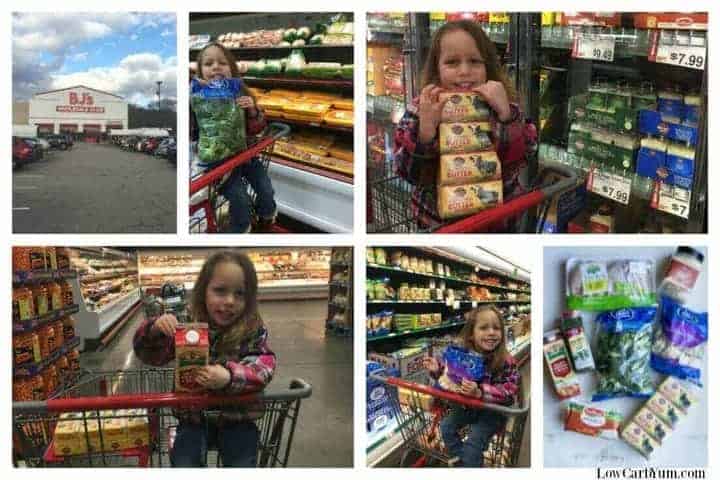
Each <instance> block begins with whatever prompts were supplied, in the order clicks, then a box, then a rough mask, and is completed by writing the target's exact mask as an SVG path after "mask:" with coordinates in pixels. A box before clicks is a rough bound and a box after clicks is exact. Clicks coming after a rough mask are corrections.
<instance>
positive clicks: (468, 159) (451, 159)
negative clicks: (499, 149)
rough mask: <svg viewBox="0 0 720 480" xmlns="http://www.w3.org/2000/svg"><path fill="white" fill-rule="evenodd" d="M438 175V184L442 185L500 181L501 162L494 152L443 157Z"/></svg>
mask: <svg viewBox="0 0 720 480" xmlns="http://www.w3.org/2000/svg"><path fill="white" fill-rule="evenodd" d="M438 173H439V176H438V183H439V184H440V185H457V184H464V183H474V182H480V181H488V180H500V178H501V167H500V160H499V159H498V157H497V153H495V152H494V151H492V150H490V151H485V152H478V153H469V154H455V155H442V156H441V157H440V169H439V172H438Z"/></svg>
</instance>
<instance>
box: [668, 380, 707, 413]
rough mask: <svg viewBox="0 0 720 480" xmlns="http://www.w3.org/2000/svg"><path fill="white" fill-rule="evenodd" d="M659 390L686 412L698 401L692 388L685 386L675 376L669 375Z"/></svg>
mask: <svg viewBox="0 0 720 480" xmlns="http://www.w3.org/2000/svg"><path fill="white" fill-rule="evenodd" d="M658 392H660V393H661V394H662V395H663V396H664V397H665V398H667V399H668V400H670V402H672V403H673V404H674V405H675V406H676V407H678V408H680V409H682V410H683V411H684V412H685V413H687V411H688V410H689V409H690V407H692V406H693V405H695V404H696V403H697V401H698V400H697V397H695V395H693V393H692V392H691V390H690V388H687V387H684V386H683V385H682V384H681V382H680V381H679V380H677V379H675V378H673V377H667V378H666V379H665V381H663V382H662V383H661V384H660V386H659V387H658Z"/></svg>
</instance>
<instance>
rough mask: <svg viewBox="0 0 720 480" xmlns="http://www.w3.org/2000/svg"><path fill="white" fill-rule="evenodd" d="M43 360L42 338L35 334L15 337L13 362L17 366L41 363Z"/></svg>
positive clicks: (30, 333) (22, 334)
mask: <svg viewBox="0 0 720 480" xmlns="http://www.w3.org/2000/svg"><path fill="white" fill-rule="evenodd" d="M42 358H43V357H42V351H41V350H40V338H39V337H38V335H37V334H36V333H35V332H28V333H21V334H19V335H15V336H13V361H14V362H15V365H20V364H23V363H26V362H34V363H39V362H40V360H42Z"/></svg>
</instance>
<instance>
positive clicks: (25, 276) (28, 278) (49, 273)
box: [12, 270, 78, 285]
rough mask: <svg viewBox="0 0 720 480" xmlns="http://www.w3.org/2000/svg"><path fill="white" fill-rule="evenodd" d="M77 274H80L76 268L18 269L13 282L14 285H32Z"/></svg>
mask: <svg viewBox="0 0 720 480" xmlns="http://www.w3.org/2000/svg"><path fill="white" fill-rule="evenodd" d="M77 276H78V274H77V271H75V270H44V271H40V272H27V271H18V272H13V277H12V282H13V285H32V284H34V283H42V282H50V281H53V280H65V279H70V278H76V277H77Z"/></svg>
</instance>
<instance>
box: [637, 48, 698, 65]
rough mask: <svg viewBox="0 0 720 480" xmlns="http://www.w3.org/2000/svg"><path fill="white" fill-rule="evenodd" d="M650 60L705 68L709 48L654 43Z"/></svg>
mask: <svg viewBox="0 0 720 480" xmlns="http://www.w3.org/2000/svg"><path fill="white" fill-rule="evenodd" d="M648 60H650V61H651V62H656V63H667V64H669V65H676V66H678V67H685V68H692V69H695V70H705V62H706V61H707V49H706V48H705V47H700V46H695V45H656V46H655V45H654V46H653V48H652V49H651V51H650V55H649V56H648Z"/></svg>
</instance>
